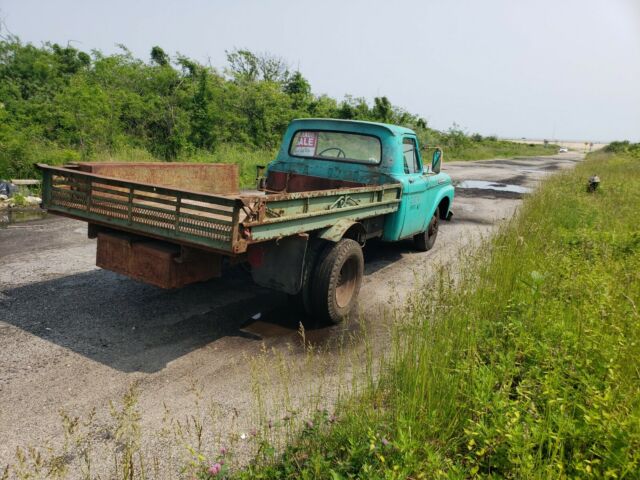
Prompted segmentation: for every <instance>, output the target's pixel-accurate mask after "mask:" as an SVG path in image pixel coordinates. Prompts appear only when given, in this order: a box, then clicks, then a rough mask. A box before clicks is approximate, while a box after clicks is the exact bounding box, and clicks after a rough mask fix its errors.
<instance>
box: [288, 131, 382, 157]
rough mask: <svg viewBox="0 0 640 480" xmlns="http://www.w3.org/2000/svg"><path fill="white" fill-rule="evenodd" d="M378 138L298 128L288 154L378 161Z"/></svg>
mask: <svg viewBox="0 0 640 480" xmlns="http://www.w3.org/2000/svg"><path fill="white" fill-rule="evenodd" d="M381 152H382V147H381V144H380V139H379V138H378V137H374V136H371V135H360V134H357V133H347V132H327V131H312V130H300V131H298V132H296V134H295V135H294V136H293V141H292V142H291V146H290V147H289V154H290V155H293V156H295V157H309V158H321V159H322V158H326V159H331V160H344V161H347V162H348V161H352V162H353V161H355V162H366V163H380V157H381Z"/></svg>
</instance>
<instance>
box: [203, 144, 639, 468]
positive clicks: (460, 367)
mask: <svg viewBox="0 0 640 480" xmlns="http://www.w3.org/2000/svg"><path fill="white" fill-rule="evenodd" d="M594 172H596V173H597V174H598V175H599V176H600V178H601V180H602V184H601V188H600V189H599V190H598V191H597V192H596V193H594V194H589V193H587V192H586V189H585V186H586V179H587V178H588V176H589V175H591V174H593V173H594ZM638 212H640V158H638V157H633V156H630V155H627V154H622V155H617V156H614V155H611V154H605V153H597V154H594V155H590V156H589V157H588V160H587V161H585V162H584V163H583V164H581V165H578V166H577V168H576V169H575V170H574V171H571V172H568V173H563V174H560V175H558V176H556V177H554V178H552V179H550V180H549V181H548V182H547V183H545V184H544V186H543V187H542V188H541V189H540V190H539V191H538V192H537V193H535V194H534V195H532V196H531V197H530V198H528V199H527V200H526V201H525V203H524V205H523V207H522V209H521V211H520V214H519V215H518V216H517V217H516V218H515V219H514V220H513V221H511V222H510V223H509V224H507V225H505V226H504V228H503V229H502V230H501V232H500V233H499V234H498V235H497V236H496V237H495V238H493V239H492V240H490V241H488V242H487V243H486V245H484V246H483V248H481V249H479V250H478V252H480V253H476V254H470V259H469V260H470V261H469V262H467V263H468V264H469V267H468V268H466V269H464V270H463V271H460V272H446V271H443V272H442V275H441V277H440V281H439V282H438V284H437V285H435V286H433V287H431V288H430V289H428V291H430V294H429V295H426V296H425V297H424V298H423V299H421V300H420V301H419V302H418V303H417V304H415V305H413V306H412V308H411V309H410V311H409V312H408V313H407V314H406V316H405V318H404V319H403V321H402V322H401V323H400V325H399V326H398V328H397V331H396V332H395V335H394V338H395V340H394V341H393V342H392V345H390V350H391V351H392V353H391V354H390V360H389V362H388V364H387V365H386V368H385V370H384V373H383V374H382V376H381V377H380V378H379V380H378V381H376V382H375V383H374V384H373V385H374V386H372V388H370V389H369V390H368V391H367V393H365V394H363V395H360V396H358V397H357V398H355V399H352V400H350V401H348V402H346V403H343V404H342V405H341V406H340V407H339V408H338V410H337V412H336V419H337V420H336V421H335V422H333V421H328V420H326V419H323V418H319V419H318V421H317V422H315V423H312V424H309V425H307V426H306V427H305V428H304V429H303V430H302V433H301V434H300V435H299V436H297V437H296V439H295V440H294V441H293V442H292V443H291V445H290V446H289V447H288V448H287V449H286V450H285V451H284V453H283V454H282V455H277V456H276V455H275V454H273V455H271V456H265V455H263V456H261V457H260V460H259V461H256V463H254V464H253V465H252V466H251V467H250V468H249V469H247V470H244V471H242V472H238V473H237V474H236V476H237V477H238V478H274V479H275V478H307V479H311V478H328V479H334V480H335V479H342V478H375V479H378V478H380V479H382V478H385V479H390V478H397V479H404V478H469V477H474V476H478V477H490V478H540V479H543V478H545V479H546V478H588V477H594V478H638V475H639V474H638V472H639V471H640V365H639V361H638V359H639V358H640V312H639V311H638V308H639V305H640V227H639V226H638ZM208 476H209V474H207V473H206V467H204V469H203V473H202V478H208ZM212 478H213V477H212Z"/></svg>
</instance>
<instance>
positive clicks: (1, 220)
mask: <svg viewBox="0 0 640 480" xmlns="http://www.w3.org/2000/svg"><path fill="white" fill-rule="evenodd" d="M46 217H47V212H46V211H44V210H41V209H39V208H37V209H36V208H29V209H24V210H23V209H16V208H9V209H6V210H0V228H6V227H8V226H9V225H13V224H15V223H25V222H31V221H33V220H41V219H43V218H46Z"/></svg>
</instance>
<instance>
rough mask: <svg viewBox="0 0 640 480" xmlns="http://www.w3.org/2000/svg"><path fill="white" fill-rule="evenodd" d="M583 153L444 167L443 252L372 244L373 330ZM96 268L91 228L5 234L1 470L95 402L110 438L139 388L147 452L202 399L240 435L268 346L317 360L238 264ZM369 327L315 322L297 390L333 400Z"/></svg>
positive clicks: (367, 315)
mask: <svg viewBox="0 0 640 480" xmlns="http://www.w3.org/2000/svg"><path fill="white" fill-rule="evenodd" d="M581 159H582V156H581V155H578V154H575V153H566V154H561V155H558V156H555V157H540V158H526V159H514V160H491V161H481V162H459V163H450V164H445V166H444V169H445V171H447V172H448V173H449V174H450V175H451V176H452V177H453V179H454V182H455V183H458V184H461V185H462V186H463V187H467V188H457V189H456V199H455V201H454V205H453V211H454V217H453V219H452V221H451V222H443V223H442V224H441V229H440V233H439V237H438V239H437V242H436V246H435V247H434V249H433V250H432V251H430V252H426V253H419V252H416V251H414V250H413V249H412V246H411V244H410V243H399V244H381V243H371V244H369V245H367V247H366V248H365V259H366V278H365V282H364V285H363V288H362V290H361V293H360V296H361V301H360V309H361V311H362V312H363V313H362V318H363V319H364V323H365V324H366V328H367V329H368V330H369V331H371V332H373V333H374V335H373V336H374V337H376V338H383V337H384V332H385V331H386V330H388V328H387V327H388V321H386V320H383V317H384V318H386V317H385V315H384V312H385V311H389V309H390V308H392V307H394V306H403V305H404V304H405V303H406V302H407V301H410V299H411V298H412V297H413V296H418V295H421V289H422V288H423V285H422V279H424V278H428V277H429V275H430V274H431V273H433V271H434V270H435V268H436V266H437V265H441V264H444V265H450V266H451V265H453V266H454V267H455V265H456V263H457V262H459V261H460V255H459V254H460V252H461V249H464V248H465V247H468V246H469V245H471V246H473V245H477V243H478V241H479V239H480V238H481V237H482V236H486V235H488V234H490V233H491V232H492V231H493V230H494V229H495V228H496V225H498V224H499V223H500V222H501V221H503V220H505V219H507V218H509V217H511V216H512V215H513V214H514V212H515V210H516V208H517V206H518V205H519V204H520V203H521V198H522V195H523V194H522V189H524V190H527V189H531V188H535V187H536V185H537V184H538V183H539V181H540V180H542V179H544V178H545V176H546V175H548V174H552V173H554V172H556V171H558V170H561V169H565V168H571V167H572V166H573V165H575V163H576V162H579V161H581ZM465 181H467V183H462V182H465ZM469 181H470V182H469ZM474 181H480V183H476V182H474ZM482 182H486V183H482ZM503 185H507V187H504V186H503ZM510 186H511V187H510ZM94 262H95V241H94V240H89V239H87V235H86V225H85V224H83V223H81V222H77V221H73V220H68V219H62V218H58V217H53V216H49V217H47V218H45V219H42V220H37V221H33V222H28V223H17V224H11V225H9V226H8V227H6V226H5V228H2V229H0V439H1V440H2V441H0V473H1V472H2V467H3V465H5V464H9V463H13V462H14V461H15V457H14V455H15V451H16V447H18V446H28V445H37V446H44V445H45V444H49V445H51V446H54V447H59V446H60V445H62V444H63V440H64V435H63V429H62V427H61V417H60V411H61V410H63V411H66V412H69V413H71V414H73V415H81V416H85V415H87V414H88V413H89V412H90V411H91V410H92V409H94V408H95V410H96V416H95V418H94V420H93V422H94V425H95V427H91V428H95V429H96V432H99V431H100V432H107V431H108V428H109V425H110V424H111V422H112V419H111V417H110V415H109V403H110V402H111V401H114V402H117V401H119V400H120V399H121V398H122V396H123V394H124V393H125V392H126V391H127V389H128V388H129V387H130V385H132V384H133V383H135V384H136V385H137V389H138V391H139V400H138V402H139V403H138V404H139V409H140V411H141V412H142V413H143V415H142V420H141V425H142V438H141V442H142V446H143V450H144V451H147V452H156V453H158V452H162V451H163V450H162V448H166V445H164V444H163V442H165V444H166V438H165V440H162V439H161V436H159V435H158V434H157V432H158V430H159V429H161V428H163V426H166V418H167V410H168V411H170V415H171V417H172V418H176V419H179V418H186V417H187V416H188V415H190V414H192V413H193V412H194V408H195V409H198V408H200V407H198V406H196V407H194V402H195V403H196V404H197V405H200V406H202V405H204V404H205V403H206V404H207V405H208V407H207V408H212V409H215V411H216V412H217V417H216V418H217V419H218V420H217V423H216V425H210V426H208V431H209V433H208V435H209V437H210V438H211V440H210V441H211V442H218V443H221V442H222V443H224V442H229V441H231V440H229V439H230V438H236V440H237V438H238V437H237V435H240V434H241V432H242V431H248V430H247V429H249V428H250V425H252V423H255V422H256V418H255V417H256V411H255V410H256V395H257V393H256V382H257V380H256V378H258V379H259V378H261V377H262V376H263V373H264V378H263V380H264V379H267V380H264V381H263V382H262V384H264V385H266V390H268V389H269V385H272V384H273V385H275V384H276V383H277V384H278V386H277V387H276V386H274V387H273V388H278V389H282V388H283V387H282V385H283V382H285V379H284V378H283V375H282V374H279V375H277V374H275V373H274V372H266V371H261V370H260V368H262V369H267V370H269V369H270V366H269V364H268V363H260V361H256V360H254V359H255V358H256V357H260V355H263V356H264V352H265V351H270V352H272V353H271V354H272V355H275V356H277V358H279V361H280V362H281V363H282V364H283V365H284V364H286V365H290V366H291V365H298V364H302V363H305V362H307V363H308V353H307V352H306V351H305V349H304V348H302V346H301V341H300V335H299V334H298V325H299V321H300V320H301V319H300V318H299V317H297V316H296V314H294V313H292V312H291V311H290V310H289V308H288V305H287V302H286V299H285V298H284V296H283V295H280V294H274V293H273V292H271V291H268V290H266V289H263V288H260V287H257V286H255V285H253V284H252V283H251V280H250V277H249V275H248V274H247V273H246V272H245V271H244V270H243V269H242V268H240V267H233V268H231V267H229V268H228V269H227V271H226V274H225V276H224V277H223V278H222V279H218V280H213V281H210V282H207V283H202V284H197V285H192V286H189V287H187V288H184V289H181V290H177V291H163V290H160V289H157V288H154V287H151V286H147V285H144V284H141V283H137V282H135V281H133V280H130V279H128V278H125V277H123V276H120V275H117V274H115V273H111V272H108V271H104V270H101V269H98V268H96V267H95V266H94ZM360 328H361V327H360V326H359V325H357V324H356V322H351V323H347V324H346V325H342V326H333V327H329V326H320V327H318V328H315V329H309V330H307V332H306V337H307V340H309V341H310V342H311V343H312V344H314V345H317V346H319V347H318V348H319V350H322V353H317V355H319V356H320V357H321V359H320V361H319V362H318V363H315V365H316V367H315V368H306V369H299V370H296V373H295V374H294V375H292V376H293V377H294V378H288V379H286V381H289V382H291V384H292V385H291V387H290V388H289V387H287V395H294V396H295V395H300V396H303V395H308V394H309V392H313V391H316V390H315V389H316V387H317V386H318V385H319V384H320V383H322V385H326V388H323V389H321V390H322V393H321V396H322V400H321V404H322V405H324V406H330V405H331V403H332V402H333V401H334V399H335V397H336V395H337V392H338V391H339V390H340V387H339V385H338V384H339V383H340V382H345V381H348V377H349V372H350V371H352V368H348V367H345V368H338V367H337V366H336V365H334V364H333V363H332V362H336V361H338V360H336V359H338V358H343V359H344V358H345V357H344V356H341V355H337V354H336V352H335V350H333V347H332V345H338V342H335V340H336V339H338V338H345V333H346V334H350V333H355V332H356V331H359V329H360ZM347 336H348V335H347ZM374 343H375V342H374ZM323 347H324V348H323ZM336 348H337V347H336ZM353 348H355V349H359V348H360V347H358V346H355V347H353ZM274 358H275V357H274ZM263 361H264V358H263ZM260 365H262V367H260ZM273 368H274V369H275V368H276V367H275V366H274V367H273ZM267 374H268V375H267ZM270 375H271V376H270ZM276 377H277V378H278V379H279V380H278V381H275V380H274V378H276ZM284 377H286V375H284ZM258 383H260V382H259V380H258ZM318 391H319V390H318ZM194 392H195V393H194ZM268 393H269V392H268V391H266V392H262V393H260V394H259V396H260V398H263V397H265V396H268ZM273 402H277V401H276V400H273ZM257 403H258V404H260V402H257ZM266 403H267V404H268V403H269V402H268V401H267V402H266ZM266 410H268V408H266ZM266 414H267V415H269V413H268V411H267V413H266ZM163 419H164V420H163ZM229 435H231V436H229ZM103 437H104V438H103ZM108 437H109V435H108V434H104V435H103V436H102V437H101V436H100V435H99V434H98V433H96V438H95V439H94V440H95V441H96V442H97V443H100V442H104V443H105V445H106V443H107V442H109V440H110V438H108ZM163 438H164V437H163ZM212 444H213V443H212ZM163 445H164V446H163ZM105 451H106V450H105ZM162 455H165V454H162ZM167 455H174V456H175V455H178V454H176V453H175V452H174V453H172V454H167ZM165 456H166V455H165ZM176 458H177V457H176ZM176 458H174V462H175V463H179V462H180V460H179V459H176ZM112 464H113V459H112V457H109V456H107V455H104V456H102V455H97V458H96V459H95V460H94V467H93V468H94V471H96V472H100V471H107V470H108V469H109V468H111V466H112Z"/></svg>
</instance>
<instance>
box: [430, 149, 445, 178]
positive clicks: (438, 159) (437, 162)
mask: <svg viewBox="0 0 640 480" xmlns="http://www.w3.org/2000/svg"><path fill="white" fill-rule="evenodd" d="M441 165H442V150H441V149H439V148H436V149H435V151H434V152H433V157H432V158H431V171H432V172H433V173H440V166H441Z"/></svg>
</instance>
